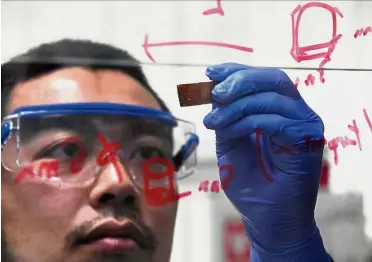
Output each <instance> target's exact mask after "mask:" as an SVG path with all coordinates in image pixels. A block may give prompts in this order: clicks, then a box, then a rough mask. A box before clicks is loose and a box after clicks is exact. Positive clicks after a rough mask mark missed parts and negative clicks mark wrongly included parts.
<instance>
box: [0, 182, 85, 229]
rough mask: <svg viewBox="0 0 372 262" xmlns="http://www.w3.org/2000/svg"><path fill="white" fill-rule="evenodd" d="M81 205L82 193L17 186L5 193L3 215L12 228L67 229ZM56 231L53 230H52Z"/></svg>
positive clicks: (42, 186)
mask: <svg viewBox="0 0 372 262" xmlns="http://www.w3.org/2000/svg"><path fill="white" fill-rule="evenodd" d="M81 204H82V197H81V193H80V194H78V192H74V191H71V190H62V189H59V188H52V187H50V186H47V185H39V184H32V183H29V184H27V183H25V184H18V185H14V186H12V188H11V189H10V190H6V193H5V195H4V199H3V205H4V208H3V210H4V211H5V212H4V213H5V214H4V215H5V217H6V218H8V220H10V221H9V222H10V223H11V224H13V225H15V226H17V224H24V225H28V226H32V227H35V228H37V227H43V228H44V230H45V227H51V228H52V227H54V226H55V225H58V227H59V228H63V227H64V226H68V225H69V223H70V220H71V219H73V218H74V217H75V215H76V213H77V212H78V209H79V207H81ZM53 230H55V227H54V229H53Z"/></svg>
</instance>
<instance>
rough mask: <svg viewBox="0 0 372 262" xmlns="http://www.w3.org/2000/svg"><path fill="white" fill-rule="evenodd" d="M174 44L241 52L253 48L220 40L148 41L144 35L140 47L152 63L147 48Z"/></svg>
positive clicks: (152, 59) (250, 50) (251, 50)
mask: <svg viewBox="0 0 372 262" xmlns="http://www.w3.org/2000/svg"><path fill="white" fill-rule="evenodd" d="M175 45H202V46H219V47H227V48H231V49H236V50H240V51H243V52H250V53H252V52H253V48H250V47H246V46H240V45H234V44H226V43H220V42H209V41H173V42H160V43H149V36H148V35H147V34H146V35H145V42H144V43H143V45H142V47H143V49H144V50H145V53H146V55H147V57H148V58H149V59H150V60H151V61H152V62H154V63H156V62H155V59H154V58H153V57H152V55H151V54H150V51H149V48H150V47H156V46H175Z"/></svg>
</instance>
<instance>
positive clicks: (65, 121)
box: [20, 115, 173, 148]
mask: <svg viewBox="0 0 372 262" xmlns="http://www.w3.org/2000/svg"><path fill="white" fill-rule="evenodd" d="M123 119H124V120H125V121H123ZM102 126H104V127H108V128H109V129H110V127H119V129H120V133H121V135H122V138H127V139H132V138H134V139H135V138H138V137H139V136H142V135H149V136H152V137H158V138H161V139H162V140H163V141H167V142H168V143H169V144H170V146H171V147H172V148H173V136H172V127H171V126H169V125H168V124H166V123H162V122H160V121H158V120H155V119H144V118H138V117H131V116H126V117H124V118H123V117H122V116H116V115H114V116H112V115H87V116H85V115H64V116H61V117H58V116H53V117H41V118H23V119H22V120H21V131H20V132H21V137H22V139H21V142H22V143H25V144H26V143H28V142H30V140H31V139H32V138H35V137H36V136H38V135H39V134H42V133H43V132H48V131H66V132H70V133H74V134H76V135H84V136H86V135H87V134H91V135H92V136H96V135H97V133H98V132H100V131H101V129H102ZM88 137H89V139H91V136H88ZM94 138H95V137H94ZM92 139H93V138H92Z"/></svg>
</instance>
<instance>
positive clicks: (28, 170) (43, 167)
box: [14, 136, 87, 184]
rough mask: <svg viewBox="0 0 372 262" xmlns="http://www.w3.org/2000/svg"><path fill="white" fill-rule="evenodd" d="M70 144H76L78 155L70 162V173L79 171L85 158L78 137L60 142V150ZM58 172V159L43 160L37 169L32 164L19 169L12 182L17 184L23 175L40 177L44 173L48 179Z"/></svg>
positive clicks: (84, 152) (83, 149)
mask: <svg viewBox="0 0 372 262" xmlns="http://www.w3.org/2000/svg"><path fill="white" fill-rule="evenodd" d="M70 144H75V145H76V144H77V146H78V155H77V156H76V157H74V158H73V159H72V160H71V162H70V172H71V174H76V173H79V172H80V170H81V169H82V167H81V164H82V163H83V162H84V161H85V159H86V156H87V154H86V151H85V148H84V146H83V144H82V142H81V139H80V137H78V136H72V137H68V138H67V139H66V140H65V141H64V142H63V144H62V150H64V149H66V147H67V146H69V145H70ZM58 172H59V161H58V160H52V161H43V162H42V163H41V164H40V166H39V168H38V170H35V168H34V167H32V166H27V167H24V168H22V169H21V171H20V172H19V173H18V174H17V175H16V177H15V179H14V183H15V184H18V183H19V182H20V181H21V179H22V178H24V177H25V176H31V177H34V176H38V177H42V176H43V174H46V178H48V179H50V178H51V177H57V176H58Z"/></svg>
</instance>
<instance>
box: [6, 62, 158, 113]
mask: <svg viewBox="0 0 372 262" xmlns="http://www.w3.org/2000/svg"><path fill="white" fill-rule="evenodd" d="M76 102H112V103H124V104H132V105H138V106H146V107H151V108H155V109H160V105H159V104H158V103H157V101H156V99H155V97H154V96H153V95H151V94H150V93H149V92H148V91H147V90H146V89H145V88H144V87H143V86H142V85H141V84H140V83H139V82H138V81H136V80H135V79H134V78H132V77H131V76H129V75H126V74H124V73H122V72H119V71H112V70H95V71H93V70H89V69H85V68H80V67H74V68H65V69H61V70H57V71H54V72H52V73H49V74H45V75H42V76H40V77H38V78H35V79H31V80H29V81H26V82H23V83H20V84H18V85H17V86H16V87H15V88H14V90H13V92H12V93H11V95H10V99H9V106H8V111H12V110H14V109H16V108H18V107H21V106H29V105H41V104H55V103H76Z"/></svg>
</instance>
